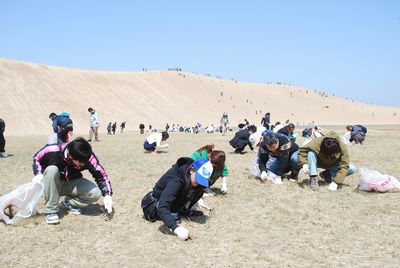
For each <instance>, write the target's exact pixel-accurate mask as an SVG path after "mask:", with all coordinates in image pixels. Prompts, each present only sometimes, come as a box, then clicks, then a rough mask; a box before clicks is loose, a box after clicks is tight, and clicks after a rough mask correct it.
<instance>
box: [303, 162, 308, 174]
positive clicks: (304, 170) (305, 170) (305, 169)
mask: <svg viewBox="0 0 400 268" xmlns="http://www.w3.org/2000/svg"><path fill="white" fill-rule="evenodd" d="M302 169H303V172H304V174H308V173H310V169H309V168H308V165H307V164H304V165H303V168H302Z"/></svg>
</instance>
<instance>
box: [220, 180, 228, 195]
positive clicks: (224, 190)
mask: <svg viewBox="0 0 400 268" xmlns="http://www.w3.org/2000/svg"><path fill="white" fill-rule="evenodd" d="M227 192H228V186H227V185H226V177H222V184H221V193H223V194H226V193H227Z"/></svg>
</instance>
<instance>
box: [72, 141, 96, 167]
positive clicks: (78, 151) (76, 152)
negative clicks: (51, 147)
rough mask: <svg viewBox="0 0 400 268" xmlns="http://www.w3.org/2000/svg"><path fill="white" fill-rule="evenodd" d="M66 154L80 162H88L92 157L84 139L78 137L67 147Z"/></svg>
mask: <svg viewBox="0 0 400 268" xmlns="http://www.w3.org/2000/svg"><path fill="white" fill-rule="evenodd" d="M67 149H68V153H69V154H70V155H71V157H72V159H74V160H78V161H80V162H87V161H89V158H90V156H91V155H92V146H90V144H89V142H87V141H86V140H85V139H84V138H82V137H78V138H76V139H75V140H73V141H71V142H70V143H69V144H68V145H67Z"/></svg>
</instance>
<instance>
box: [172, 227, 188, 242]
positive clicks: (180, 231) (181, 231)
mask: <svg viewBox="0 0 400 268" xmlns="http://www.w3.org/2000/svg"><path fill="white" fill-rule="evenodd" d="M174 233H175V234H176V235H177V236H178V238H179V239H180V240H183V241H185V240H187V239H188V238H189V230H188V229H186V228H184V227H181V226H178V227H176V229H175V230H174Z"/></svg>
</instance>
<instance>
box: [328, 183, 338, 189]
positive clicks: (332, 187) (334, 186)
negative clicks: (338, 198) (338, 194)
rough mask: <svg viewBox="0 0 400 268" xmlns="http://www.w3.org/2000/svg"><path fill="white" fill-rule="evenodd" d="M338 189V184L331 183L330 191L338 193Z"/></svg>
mask: <svg viewBox="0 0 400 268" xmlns="http://www.w3.org/2000/svg"><path fill="white" fill-rule="evenodd" d="M337 188H338V185H337V183H336V182H334V181H333V182H331V183H330V184H329V187H328V190H329V191H336V190H337Z"/></svg>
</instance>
